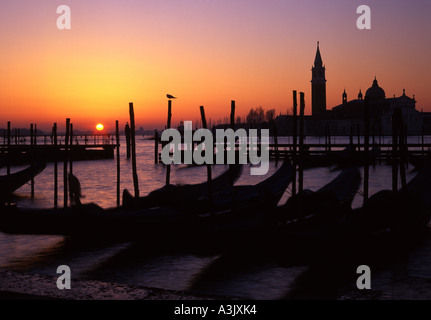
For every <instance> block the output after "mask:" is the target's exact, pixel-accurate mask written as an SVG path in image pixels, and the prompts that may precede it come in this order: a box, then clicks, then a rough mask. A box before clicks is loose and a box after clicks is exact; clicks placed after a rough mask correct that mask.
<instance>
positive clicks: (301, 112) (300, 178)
mask: <svg viewBox="0 0 431 320" xmlns="http://www.w3.org/2000/svg"><path fill="white" fill-rule="evenodd" d="M299 99H300V101H299V167H298V191H299V192H302V190H303V189H304V110H305V100H304V92H300V93H299Z"/></svg>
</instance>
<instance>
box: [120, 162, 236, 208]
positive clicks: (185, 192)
mask: <svg viewBox="0 0 431 320" xmlns="http://www.w3.org/2000/svg"><path fill="white" fill-rule="evenodd" d="M242 167H243V166H242V165H241V164H234V165H230V166H229V169H228V170H226V171H225V172H224V173H223V174H221V175H220V176H218V177H217V178H215V179H213V180H212V181H211V188H212V190H213V192H219V191H221V190H223V189H226V188H230V187H231V186H232V185H233V184H234V183H235V181H236V180H237V179H238V178H239V176H240V175H241V172H242ZM207 194H208V182H203V183H198V184H185V185H173V184H169V185H166V186H164V187H162V188H160V189H157V190H154V191H151V192H150V193H149V194H148V195H147V196H145V197H139V198H135V197H133V196H132V195H131V194H130V192H129V191H128V190H127V189H124V191H123V202H122V204H123V207H124V208H151V207H155V206H165V205H168V206H171V207H174V208H181V207H183V206H184V204H186V205H187V204H188V203H190V202H191V201H196V200H197V199H199V198H202V197H205V196H207ZM168 199H169V201H167V200H168Z"/></svg>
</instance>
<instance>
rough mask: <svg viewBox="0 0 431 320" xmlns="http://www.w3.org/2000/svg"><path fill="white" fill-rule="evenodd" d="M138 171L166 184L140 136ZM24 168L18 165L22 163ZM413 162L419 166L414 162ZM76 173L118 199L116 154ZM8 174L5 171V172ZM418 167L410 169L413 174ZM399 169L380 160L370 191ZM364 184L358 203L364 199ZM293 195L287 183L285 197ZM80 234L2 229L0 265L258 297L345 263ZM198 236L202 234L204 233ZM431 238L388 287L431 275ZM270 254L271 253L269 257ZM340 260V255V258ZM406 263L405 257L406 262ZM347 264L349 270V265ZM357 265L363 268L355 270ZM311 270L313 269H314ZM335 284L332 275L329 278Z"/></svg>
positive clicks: (127, 173)
mask: <svg viewBox="0 0 431 320" xmlns="http://www.w3.org/2000/svg"><path fill="white" fill-rule="evenodd" d="M124 151H125V150H124V148H123V147H122V150H121V153H122V154H121V190H123V189H124V188H128V189H129V190H131V191H132V190H133V181H132V169H131V167H132V166H131V161H130V160H128V159H126V156H125V152H124ZM137 152H138V163H137V167H138V177H139V187H140V192H141V195H145V194H147V193H148V192H150V191H151V190H154V189H155V188H159V187H161V186H163V185H164V182H165V167H164V166H163V165H160V164H159V165H155V164H154V163H153V142H152V141H148V140H143V139H138V141H137ZM21 168H22V167H14V168H13V170H19V169H21ZM61 168H62V166H59V174H60V176H59V204H60V205H61V204H62V199H63V198H62V197H63V193H62V188H63V186H62V170H61ZM226 169H227V167H225V166H224V165H218V166H214V167H213V176H217V175H219V174H220V173H222V172H223V171H224V170H226ZM410 169H411V168H410ZM274 170H276V166H275V163H271V167H270V171H269V172H268V175H266V176H250V174H249V170H248V168H246V169H245V170H244V171H243V174H242V176H241V178H240V179H239V180H238V181H237V184H255V183H257V182H259V181H261V180H263V179H265V178H266V177H267V176H269V175H270V174H271V173H272V172H274ZM73 171H74V174H75V175H76V176H77V177H78V178H79V179H80V181H81V185H82V192H83V194H84V195H85V198H84V199H83V202H86V203H87V202H95V203H97V204H99V205H100V206H102V207H105V208H107V207H112V206H115V205H116V177H117V171H116V160H101V161H84V162H75V163H74V166H73ZM53 172H54V170H53V165H52V164H48V166H47V168H46V169H45V171H44V172H42V173H41V174H40V175H39V176H38V177H37V178H36V180H35V182H36V195H35V199H31V198H30V196H29V195H30V186H29V185H26V186H23V187H22V188H21V189H19V190H18V191H17V192H16V193H15V195H16V198H15V201H16V202H17V204H18V205H19V206H25V207H51V206H53V197H54V192H53V181H54V176H53ZM1 174H3V171H2V173H1ZM337 174H338V172H337V171H331V170H330V169H328V168H316V169H309V170H306V171H305V173H304V186H305V188H308V189H311V190H317V189H319V188H320V187H322V186H323V185H325V184H326V183H328V182H329V181H330V180H332V179H333V178H334V177H335V176H336V175H337ZM413 175H414V172H411V171H410V170H408V173H407V177H408V180H409V179H410V178H411V177H412V176H413ZM205 179H206V168H205V167H193V168H186V167H183V166H173V168H172V175H171V182H172V183H197V182H202V181H205ZM391 183H392V182H391V168H390V167H388V166H384V165H380V166H376V167H375V168H370V184H369V186H370V195H372V194H374V193H376V192H377V191H379V190H382V189H391ZM362 189H363V187H362V186H361V187H360V191H359V192H358V194H357V196H356V198H355V200H354V203H353V207H359V206H360V205H361V204H362V195H361V191H362ZM289 196H290V190H287V191H286V193H285V195H284V197H283V198H282V200H281V202H280V203H283V202H285V201H286V199H288V197H289ZM92 240H94V241H75V240H73V239H67V238H64V237H60V236H28V235H8V234H3V233H0V268H1V269H8V270H18V271H24V272H28V273H39V274H46V275H51V276H55V275H56V269H57V267H58V266H59V265H68V266H69V267H70V268H71V270H72V277H73V278H75V279H95V280H103V281H109V282H119V283H124V284H130V285H137V286H149V287H157V288H163V289H172V290H180V291H191V292H198V293H203V294H209V295H220V296H227V297H240V298H250V299H284V298H286V297H287V298H288V297H289V292H291V291H292V290H293V288H295V287H296V286H297V284H298V279H301V278H304V277H307V276H309V277H310V279H313V277H316V276H318V277H320V278H328V277H329V278H330V277H336V275H337V273H338V272H340V270H339V268H340V266H339V265H335V264H334V265H332V264H331V261H326V262H325V263H324V266H323V265H322V266H320V267H319V268H320V269H319V268H317V269H318V270H317V272H316V271H315V270H314V269H315V268H316V267H314V266H313V267H312V268H311V269H310V265H308V264H301V263H299V264H290V263H287V262H286V260H284V259H282V260H280V259H271V258H268V256H267V255H262V253H263V252H262V251H265V249H264V248H263V249H262V248H259V249H258V248H256V250H254V249H253V248H247V249H246V250H243V251H242V250H239V251H238V250H237V251H228V252H211V251H208V252H205V251H199V252H194V251H192V250H187V248H183V249H181V250H173V249H172V248H170V246H165V247H160V246H158V243H159V242H161V241H160V240H161V239H153V240H152V241H151V243H133V242H122V243H102V242H98V241H97V230H95V232H94V239H92ZM197 241H198V239H197ZM289 245H290V244H287V243H273V244H272V245H271V246H272V248H277V249H278V251H279V252H283V250H284V249H285V248H288V247H289ZM430 248H431V241H429V240H425V242H423V243H421V244H419V245H418V246H417V248H415V250H414V251H413V252H412V253H411V254H410V255H409V257H408V259H407V260H403V261H401V262H400V261H395V262H393V263H392V262H391V263H389V264H388V266H386V268H382V269H380V270H378V271H377V272H376V273H375V274H374V273H373V277H374V278H373V284H374V285H375V286H376V287H379V286H380V287H384V286H388V281H389V280H391V279H392V280H393V278H394V277H395V278H396V277H397V276H399V274H400V272H401V271H400V270H402V272H404V273H406V274H407V273H408V275H409V276H418V277H424V278H428V279H431V269H430V268H429V265H430V263H431V250H430ZM262 256H264V257H265V258H262ZM334 263H335V262H334ZM400 263H401V264H400ZM342 271H343V270H341V272H342ZM353 272H355V270H354V271H353ZM310 274H312V275H311V276H310ZM323 283H327V284H328V283H331V281H328V280H327V279H326V282H323Z"/></svg>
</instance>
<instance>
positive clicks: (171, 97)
mask: <svg viewBox="0 0 431 320" xmlns="http://www.w3.org/2000/svg"><path fill="white" fill-rule="evenodd" d="M166 96H167V97H168V99H176V98H177V97H174V96H173V95H170V94H167V95H166Z"/></svg>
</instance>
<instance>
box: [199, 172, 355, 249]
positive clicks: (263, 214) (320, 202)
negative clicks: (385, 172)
mask: <svg viewBox="0 0 431 320" xmlns="http://www.w3.org/2000/svg"><path fill="white" fill-rule="evenodd" d="M360 182H361V175H360V172H359V170H358V169H357V168H345V169H343V170H342V172H341V173H340V174H339V175H338V176H337V177H336V178H335V179H334V180H332V181H331V182H330V183H328V184H327V185H325V186H324V187H322V188H321V189H319V190H318V191H315V192H313V191H311V190H304V191H302V192H300V193H299V194H297V195H295V196H292V197H290V198H289V199H288V200H287V202H286V203H285V204H283V205H273V206H268V207H265V206H261V207H259V209H258V210H253V211H252V212H244V213H242V214H236V215H234V216H232V217H231V219H227V218H228V217H222V218H221V219H219V221H216V222H213V223H212V224H211V225H209V226H207V229H208V230H207V231H206V233H207V234H208V235H209V237H212V236H216V235H217V234H219V233H221V232H223V233H224V237H225V238H226V239H238V238H243V239H247V241H249V240H250V239H252V238H254V239H257V241H259V242H260V245H261V244H262V243H263V242H266V243H267V244H268V245H269V247H271V246H272V245H271V243H283V242H284V241H285V239H286V235H287V234H289V233H294V232H299V231H303V230H308V229H309V228H313V227H317V226H319V227H321V226H322V225H324V224H325V225H330V224H331V223H333V222H334V221H337V220H338V219H340V218H341V217H343V216H344V215H345V214H348V213H349V211H350V210H351V203H352V201H353V198H354V196H355V194H356V192H357V191H358V188H359V185H360Z"/></svg>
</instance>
